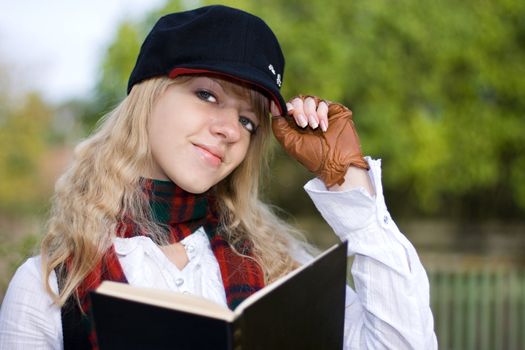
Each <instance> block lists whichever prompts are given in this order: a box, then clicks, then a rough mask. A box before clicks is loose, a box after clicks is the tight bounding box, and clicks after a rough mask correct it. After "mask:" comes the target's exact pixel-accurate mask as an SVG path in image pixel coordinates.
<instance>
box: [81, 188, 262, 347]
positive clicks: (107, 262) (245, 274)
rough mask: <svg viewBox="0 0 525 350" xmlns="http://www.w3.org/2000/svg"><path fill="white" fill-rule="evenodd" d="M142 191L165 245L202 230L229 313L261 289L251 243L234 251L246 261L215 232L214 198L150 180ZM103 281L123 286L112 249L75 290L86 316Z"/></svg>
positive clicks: (131, 231) (124, 225)
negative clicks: (91, 296)
mask: <svg viewBox="0 0 525 350" xmlns="http://www.w3.org/2000/svg"><path fill="white" fill-rule="evenodd" d="M142 187H143V189H144V193H145V194H146V196H147V198H148V199H149V203H150V207H151V210H152V216H153V219H154V220H155V221H156V222H157V223H158V224H160V225H162V226H164V227H166V228H167V230H166V235H167V237H166V238H167V240H168V242H170V243H175V242H179V241H181V240H182V239H184V238H185V237H187V236H189V235H190V234H192V233H193V232H194V231H195V230H197V229H198V228H199V227H203V228H204V230H205V232H206V234H207V236H208V238H209V239H210V244H211V248H212V251H213V253H214V255H215V257H216V258H217V262H218V263H219V267H220V271H221V277H222V281H223V284H224V290H225V293H226V300H227V303H228V307H229V308H230V309H232V310H233V309H234V308H235V307H236V306H237V305H239V303H241V302H242V301H243V300H244V299H246V298H247V297H248V296H250V295H251V294H253V293H254V292H256V291H257V290H259V289H261V288H262V287H264V276H263V272H262V270H261V268H260V267H259V265H258V264H257V263H255V261H254V260H253V259H251V258H250V257H251V256H252V253H251V250H252V249H251V248H252V246H251V243H250V242H248V241H244V242H243V243H241V244H240V245H239V246H237V247H236V250H237V251H239V252H241V253H242V254H244V255H246V256H247V257H244V256H240V255H239V254H237V253H236V252H235V251H234V249H233V248H232V247H231V246H230V244H229V243H228V241H227V240H226V239H225V238H224V237H222V236H221V235H220V234H219V233H218V232H217V229H218V228H219V220H218V215H217V213H216V210H215V205H214V203H215V202H214V198H213V197H212V196H211V195H210V194H200V195H195V194H192V193H188V192H186V191H184V190H183V189H181V188H180V187H178V186H177V185H175V184H174V183H173V182H170V181H160V180H151V179H143V181H142ZM139 231H140V230H138V228H137V227H136V225H134V224H133V222H131V221H130V222H121V223H119V225H118V227H117V235H118V236H120V237H124V238H130V237H134V236H139V235H143V233H142V232H139ZM104 280H110V281H117V282H123V283H127V280H126V276H125V275H124V271H123V270H122V266H121V265H120V262H119V260H118V257H117V254H116V252H115V249H114V247H113V246H111V247H110V249H109V250H108V251H107V252H106V254H105V255H104V256H103V258H102V260H101V261H100V262H99V263H98V264H97V265H96V267H95V268H94V269H93V270H92V271H91V272H90V273H89V274H88V275H87V276H86V278H85V279H84V281H83V282H82V283H81V285H80V286H79V287H78V294H79V298H80V301H81V307H82V310H83V311H84V312H85V313H86V314H89V307H90V301H89V298H88V297H87V296H88V293H89V291H90V290H93V289H95V288H97V287H98V286H99V285H100V283H102V281H104ZM84 323H85V322H84ZM89 334H90V336H89V340H90V342H91V344H92V345H93V348H94V349H97V348H98V346H97V344H96V337H95V334H94V332H93V329H92V328H91V327H90V329H89Z"/></svg>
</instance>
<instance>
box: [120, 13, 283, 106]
mask: <svg viewBox="0 0 525 350" xmlns="http://www.w3.org/2000/svg"><path fill="white" fill-rule="evenodd" d="M283 72H284V56H283V53H282V51H281V47H280V45H279V42H278V41H277V38H276V37H275V35H274V33H273V32H272V30H271V29H270V27H268V25H267V24H266V23H265V22H264V21H263V20H262V19H260V18H259V17H257V16H254V15H252V14H249V13H247V12H244V11H241V10H238V9H234V8H231V7H227V6H222V5H214V6H206V7H201V8H198V9H195V10H190V11H185V12H178V13H172V14H169V15H166V16H164V17H162V18H160V19H159V20H158V21H157V23H156V24H155V26H154V27H153V29H152V30H151V32H150V33H149V34H148V36H147V37H146V39H145V40H144V43H143V44H142V47H141V48H140V53H139V56H138V58H137V62H136V64H135V68H133V71H132V72H131V75H130V77H129V82H128V94H129V92H130V91H131V88H132V87H133V85H135V84H136V83H138V82H140V81H142V80H145V79H149V78H153V77H156V76H168V77H170V78H174V77H176V76H177V75H181V74H195V73H214V74H219V75H223V76H226V77H230V78H233V79H236V80H239V81H243V82H246V83H249V84H252V85H254V86H256V87H258V88H260V89H262V90H263V92H265V93H266V94H267V95H268V97H269V98H271V99H272V100H273V101H274V102H275V103H276V104H277V106H278V107H279V109H280V110H281V114H283V112H285V111H286V103H285V101H284V99H283V97H282V96H281V93H280V91H279V90H280V87H281V84H282V80H283Z"/></svg>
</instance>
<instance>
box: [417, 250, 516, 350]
mask: <svg viewBox="0 0 525 350" xmlns="http://www.w3.org/2000/svg"><path fill="white" fill-rule="evenodd" d="M456 262H457V261H456ZM443 265H445V266H443ZM427 271H428V275H429V279H430V286H431V303H432V311H433V313H434V320H435V329H436V334H437V337H438V342H439V348H440V349H442V350H470V349H472V350H522V349H525V269H523V268H520V267H519V266H513V265H509V264H501V263H494V262H493V261H490V260H489V261H484V262H482V263H480V262H479V261H478V262H476V263H472V262H470V263H466V264H465V262H464V261H462V262H461V263H456V264H455V263H454V262H453V261H448V262H447V263H445V264H442V263H441V264H440V263H433V264H429V265H427Z"/></svg>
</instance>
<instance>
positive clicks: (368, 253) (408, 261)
mask: <svg viewBox="0 0 525 350" xmlns="http://www.w3.org/2000/svg"><path fill="white" fill-rule="evenodd" d="M368 162H369V164H370V166H371V169H370V171H369V174H370V177H371V180H372V183H373V185H374V187H375V191H376V196H375V198H373V197H371V196H370V195H369V194H368V193H367V192H366V191H365V190H364V189H362V188H357V189H353V190H350V191H343V192H330V191H327V190H326V187H325V186H324V184H323V182H322V181H320V180H319V179H314V180H311V181H309V182H308V183H307V184H306V186H305V189H306V191H307V193H308V194H309V195H310V197H311V198H312V200H313V201H314V203H315V205H316V207H317V209H318V210H319V211H320V213H321V215H322V216H323V217H324V219H325V220H326V221H327V222H328V224H329V225H330V226H331V227H332V229H333V230H334V231H335V233H336V234H337V235H338V236H339V237H340V238H341V239H346V240H348V254H349V255H355V258H354V263H353V266H352V275H353V279H354V284H355V287H356V291H354V290H352V289H351V288H350V287H347V293H346V308H345V339H344V344H345V349H417V350H419V349H424V350H427V349H437V341H436V336H435V334H434V329H433V317H432V312H431V310H430V306H429V284H428V278H427V275H426V273H425V270H424V269H423V266H422V265H421V263H420V261H419V258H418V256H417V253H416V251H415V249H414V247H413V246H412V245H411V244H410V242H409V241H408V240H407V239H406V238H405V236H403V235H402V234H401V232H400V231H399V229H398V228H397V226H396V225H395V223H394V222H393V220H392V219H391V217H390V214H389V213H388V210H387V208H386V205H385V201H384V198H383V194H382V185H381V163H380V161H379V160H371V159H368ZM114 243H115V250H116V252H117V255H118V258H119V261H120V263H121V265H122V267H123V270H124V272H125V274H126V278H127V279H128V281H129V283H130V284H131V285H135V286H144V287H154V288H160V289H167V290H173V291H179V292H183V293H191V294H195V295H200V296H202V297H204V298H207V299H211V300H213V301H216V302H218V303H220V304H223V305H225V306H226V296H225V292H224V287H223V284H222V279H221V276H220V270H219V265H218V263H217V260H216V259H215V256H214V255H213V252H212V250H211V247H210V244H209V241H208V239H207V236H206V234H205V233H204V231H203V230H202V229H199V230H197V231H196V232H195V233H194V234H192V235H190V236H188V237H186V238H185V239H184V240H183V241H182V243H183V244H184V246H185V248H186V252H187V254H188V258H189V262H188V264H187V265H186V266H185V267H184V268H183V269H182V270H179V269H178V268H177V267H176V266H175V265H174V264H172V263H171V262H170V261H169V260H168V258H167V257H166V256H165V255H164V254H163V253H162V251H161V250H160V249H159V248H158V247H157V246H156V245H155V244H154V243H153V242H152V241H151V240H150V239H149V238H147V237H134V238H128V239H122V238H116V239H115V241H114ZM291 249H292V251H291V253H292V256H294V257H295V258H296V259H297V260H298V261H299V262H303V263H304V262H306V260H308V259H309V257H308V256H305V254H304V252H302V251H299V250H297V248H293V247H292V248H291ZM40 263H41V260H40V257H32V258H30V259H28V260H27V261H26V262H25V263H24V264H23V265H22V266H20V267H19V269H18V270H17V272H16V273H15V275H14V277H13V279H12V280H11V282H10V284H9V287H8V290H7V293H6V295H5V298H4V302H3V304H2V308H1V310H0V349H10V350H11V349H12V350H16V349H31V350H33V349H63V344H62V325H61V315H60V308H58V307H57V306H55V305H53V304H52V301H51V298H50V297H49V295H48V294H47V293H46V292H45V290H44V289H43V281H42V273H41V266H40ZM50 279H51V280H50V281H51V286H52V288H53V289H54V290H55V292H56V291H57V283H56V276H55V275H54V274H52V275H51V276H50Z"/></svg>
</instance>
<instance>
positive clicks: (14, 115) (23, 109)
mask: <svg viewBox="0 0 525 350" xmlns="http://www.w3.org/2000/svg"><path fill="white" fill-rule="evenodd" d="M51 116H52V111H51V109H50V108H49V107H48V106H47V105H46V104H45V103H44V102H43V101H42V99H41V98H40V97H39V96H38V95H36V94H29V95H27V96H25V97H24V98H21V99H20V100H19V101H16V102H15V103H12V104H7V103H6V104H4V105H3V110H2V114H1V115H0V178H1V179H2V181H0V212H15V211H17V210H23V209H25V208H30V207H32V206H33V205H34V204H35V202H38V201H41V200H43V197H45V195H46V194H47V193H46V194H44V193H43V192H44V189H43V188H42V187H41V186H40V185H41V184H42V182H41V179H40V175H41V173H40V168H41V165H42V164H41V161H40V159H41V157H42V155H43V154H44V152H45V151H46V149H47V147H46V144H47V136H48V134H49V123H50V120H51Z"/></svg>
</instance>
